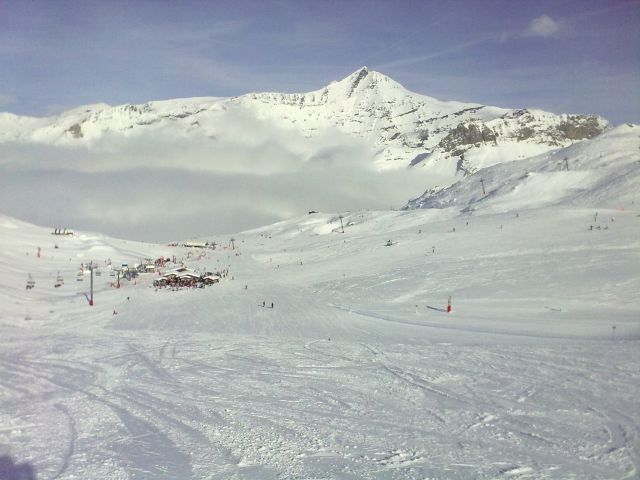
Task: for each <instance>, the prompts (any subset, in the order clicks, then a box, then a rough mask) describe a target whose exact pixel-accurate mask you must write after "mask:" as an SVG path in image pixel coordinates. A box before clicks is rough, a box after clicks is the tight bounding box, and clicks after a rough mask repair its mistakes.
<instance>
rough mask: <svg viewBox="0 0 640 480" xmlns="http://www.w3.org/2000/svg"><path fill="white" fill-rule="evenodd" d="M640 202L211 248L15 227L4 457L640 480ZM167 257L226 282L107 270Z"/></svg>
mask: <svg viewBox="0 0 640 480" xmlns="http://www.w3.org/2000/svg"><path fill="white" fill-rule="evenodd" d="M639 213H640V212H639V211H638V210H637V209H635V210H634V208H633V205H629V206H627V208H625V209H624V210H621V209H610V210H598V214H597V216H595V210H593V209H586V208H569V207H562V208H560V207H545V208H538V209H534V210H522V211H519V212H514V211H510V212H508V213H491V212H490V211H488V212H485V213H484V214H482V213H474V214H459V213H457V212H456V211H454V210H453V209H442V210H417V211H408V212H398V211H392V212H366V211H365V212H353V213H348V214H344V218H343V219H342V222H343V225H344V233H341V227H340V219H339V218H338V216H337V215H332V214H322V213H320V214H313V215H308V216H305V217H301V218H297V219H293V220H290V221H286V222H282V223H279V224H275V225H272V226H268V227H264V228H262V229H258V230H253V231H249V232H245V233H243V234H239V235H235V236H234V240H235V241H234V246H235V248H234V249H232V248H231V243H230V242H229V240H230V237H219V238H211V239H207V240H215V241H216V242H218V243H219V246H218V248H217V249H216V250H201V249H194V248H192V249H189V248H184V247H169V246H162V245H152V244H142V243H136V242H130V241H123V240H115V239H112V238H108V237H104V236H101V235H98V234H90V233H84V232H76V235H74V236H73V237H57V236H52V235H51V231H52V230H53V229H52V228H51V229H49V228H41V227H35V226H31V225H28V224H24V223H21V222H19V221H17V220H14V219H11V218H9V217H0V249H1V251H2V256H1V257H0V267H1V270H2V272H3V274H2V276H0V331H1V332H2V335H1V336H0V456H2V457H3V458H4V460H5V463H4V464H5V465H7V464H8V465H10V466H11V465H17V466H16V467H15V471H19V469H20V468H23V467H24V468H27V467H32V468H33V469H34V470H35V472H36V474H37V478H38V479H54V478H56V479H72V478H73V479H77V478H83V479H156V478H160V479H191V478H193V479H234V478H235V479H276V478H277V479H425V478H436V479H490V478H509V479H511V478H521V479H525V478H555V479H566V478H576V479H607V478H611V479H620V478H636V477H637V475H638V474H639V471H640V402H638V397H639V394H640V368H639V366H640V348H639V347H640V315H639V312H640V279H639V275H638V272H639V265H640V218H639V217H638V214H639ZM591 225H593V227H594V228H593V230H591V229H590V226H591ZM389 240H391V246H387V245H386V244H387V242H388V241H389ZM55 243H57V244H58V247H59V248H54V244H55ZM38 247H41V249H42V250H41V257H40V258H38V257H37V255H36V254H37V249H38ZM160 255H164V256H173V255H175V256H176V257H178V259H184V261H185V264H186V265H187V266H188V267H190V268H194V269H198V270H201V271H205V270H218V269H222V268H228V269H229V276H228V277H227V278H224V279H223V280H222V281H221V283H219V284H217V285H213V286H210V287H207V288H205V289H193V290H180V291H171V290H168V289H162V290H158V291H156V289H155V288H154V287H153V286H152V282H153V280H154V279H156V278H158V274H157V273H156V274H149V275H141V276H140V277H139V278H138V279H137V280H136V281H135V282H133V281H132V282H129V281H126V280H125V281H123V282H122V287H121V288H120V289H115V288H111V287H109V285H108V283H109V282H113V280H114V279H113V278H112V277H110V276H109V274H108V273H107V272H108V270H106V269H104V264H105V261H106V260H107V259H109V258H110V259H112V261H113V263H114V264H119V263H121V262H128V263H130V264H132V263H135V262H137V261H139V260H140V259H142V258H146V257H152V258H157V257H159V256H160ZM89 260H93V261H94V262H96V263H97V264H98V265H100V266H102V268H103V275H102V276H101V277H95V305H94V306H93V307H91V306H89V305H88V303H87V299H86V298H85V294H86V293H88V287H89V285H88V284H89V280H88V277H87V276H85V278H84V280H83V281H77V280H76V273H77V271H78V267H79V265H80V263H81V262H88V261H89ZM58 272H60V275H61V276H63V277H64V280H65V285H64V286H63V287H60V288H54V282H55V279H56V277H57V275H58ZM29 273H30V274H31V275H32V276H33V279H34V280H35V287H34V288H33V289H30V290H26V289H25V282H26V281H27V275H28V274H29ZM245 286H246V288H245ZM449 296H451V301H452V306H453V311H452V312H451V313H448V314H447V313H446V311H445V309H446V305H447V300H448V298H449ZM263 301H264V302H265V305H266V307H263V306H262V302H263ZM271 302H273V303H274V307H273V308H270V306H271ZM114 310H115V311H117V315H114V314H113V312H114ZM614 326H615V329H614V328H613V327H614ZM7 459H10V460H9V461H8V462H7ZM11 462H13V463H11ZM5 468H7V467H5ZM7 471H9V470H7ZM9 478H12V477H9Z"/></svg>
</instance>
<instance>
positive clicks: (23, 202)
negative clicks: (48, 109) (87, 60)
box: [0, 116, 437, 241]
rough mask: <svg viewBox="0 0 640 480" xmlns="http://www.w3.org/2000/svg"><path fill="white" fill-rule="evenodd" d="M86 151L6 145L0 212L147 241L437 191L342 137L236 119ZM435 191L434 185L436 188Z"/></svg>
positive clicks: (376, 205)
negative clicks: (381, 167) (379, 166)
mask: <svg viewBox="0 0 640 480" xmlns="http://www.w3.org/2000/svg"><path fill="white" fill-rule="evenodd" d="M228 119H229V117H228V116H226V117H225V123H224V124H221V125H219V126H217V128H215V129H214V131H208V132H202V134H200V135H198V136H195V138H194V136H193V135H192V136H189V137H182V138H181V137H179V136H176V134H175V129H173V130H170V129H162V128H160V129H156V130H155V131H154V133H153V134H149V133H148V132H147V133H145V134H144V136H131V137H123V136H122V135H120V134H112V135H109V134H107V135H105V136H103V137H102V138H101V139H100V140H98V141H94V142H93V143H91V144H89V146H83V147H73V148H71V147H59V146H58V147H54V146H49V145H37V144H32V143H28V144H27V143H22V144H19V143H5V144H2V145H0V211H1V212H2V213H5V214H8V215H11V216H14V217H17V218H20V219H23V220H26V221H30V222H33V223H36V224H40V225H48V226H60V227H69V228H75V229H83V230H93V231H99V232H103V233H106V234H109V235H113V236H117V237H121V238H130V239H136V240H146V241H168V240H174V239H184V238H190V237H195V236H207V235H216V234H228V233H237V232H239V231H241V230H245V229H249V228H253V227H258V226H261V225H265V224H269V223H272V222H275V221H279V220H282V219H285V218H290V217H293V216H297V215H302V214H304V213H306V212H307V211H308V210H312V209H313V210H321V211H333V212H340V211H345V210H359V209H388V208H390V207H399V206H402V205H404V204H405V203H406V201H407V200H408V199H409V198H410V197H412V196H413V197H415V196H417V195H419V194H420V193H422V191H424V189H425V188H426V187H427V186H429V185H428V182H427V179H426V178H425V176H424V174H423V173H422V171H421V169H420V170H409V169H402V170H399V171H385V172H378V171H376V170H375V169H374V167H373V164H372V155H373V153H372V151H371V150H370V149H369V147H368V146H367V145H366V144H365V143H364V142H362V141H359V140H354V139H353V138H351V137H348V136H346V135H344V134H342V133H340V132H338V131H332V132H328V133H326V134H324V135H322V136H319V137H314V138H304V137H302V136H301V135H300V133H298V132H296V131H292V130H284V129H275V127H271V126H269V125H268V124H267V123H266V122H262V121H258V120H255V119H248V118H242V117H241V116H238V118H236V119H235V120H236V121H231V122H229V121H228ZM435 183H437V182H435Z"/></svg>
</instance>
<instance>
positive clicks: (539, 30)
mask: <svg viewBox="0 0 640 480" xmlns="http://www.w3.org/2000/svg"><path fill="white" fill-rule="evenodd" d="M561 28H562V23H561V22H560V21H558V20H554V19H553V18H551V17H550V16H549V15H540V16H539V17H537V18H534V19H533V20H531V23H530V24H529V27H528V28H527V30H526V31H525V32H524V35H525V37H553V36H555V35H556V34H557V33H558V32H560V30H561Z"/></svg>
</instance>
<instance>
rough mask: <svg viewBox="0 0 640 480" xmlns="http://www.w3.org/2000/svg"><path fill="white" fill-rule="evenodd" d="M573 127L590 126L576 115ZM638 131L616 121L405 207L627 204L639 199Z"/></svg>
mask: <svg viewBox="0 0 640 480" xmlns="http://www.w3.org/2000/svg"><path fill="white" fill-rule="evenodd" d="M571 128H572V129H576V130H578V131H579V129H581V128H586V129H589V128H590V127H589V122H588V120H587V121H583V122H581V121H580V120H576V119H574V120H573V121H572V123H571ZM639 132H640V127H639V126H637V125H630V124H627V125H620V126H618V127H615V128H613V129H610V130H608V131H607V132H605V133H604V134H602V135H600V136H598V137H597V138H594V139H591V140H586V141H584V142H578V143H575V144H573V145H570V146H568V147H564V148H560V149H556V150H554V151H551V152H547V153H543V154H540V155H535V156H532V157H530V158H526V159H523V160H521V161H518V162H509V163H505V164H500V165H493V166H491V167H487V168H484V169H482V170H481V171H479V172H478V173H477V175H472V176H464V177H462V178H460V179H459V180H458V181H457V182H455V183H454V184H453V185H449V186H441V187H437V188H430V189H428V190H427V191H426V192H424V193H423V194H422V195H421V196H419V197H418V198H415V199H413V200H410V201H409V203H408V204H407V206H406V207H405V208H406V209H416V208H456V209H459V210H461V211H464V212H468V213H472V212H476V211H485V212H491V213H493V212H505V211H514V210H526V209H529V208H535V207H539V206H543V205H544V206H549V205H563V204H564V205H567V204H570V205H572V206H580V207H591V206H594V207H611V208H620V207H621V206H622V205H630V204H633V203H634V202H635V200H636V198H637V192H638V185H639V184H640V154H639V153H638V152H639V151H640V136H639V135H638V133H639ZM587 133H588V132H587ZM583 134H584V133H580V134H579V135H583ZM476 135H477V134H476ZM477 138H479V137H477Z"/></svg>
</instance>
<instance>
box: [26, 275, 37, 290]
mask: <svg viewBox="0 0 640 480" xmlns="http://www.w3.org/2000/svg"><path fill="white" fill-rule="evenodd" d="M35 286H36V281H35V280H34V279H33V277H32V276H31V274H29V276H28V277H27V290H31V289H32V288H33V287H35Z"/></svg>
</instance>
